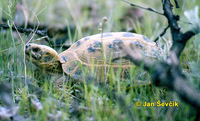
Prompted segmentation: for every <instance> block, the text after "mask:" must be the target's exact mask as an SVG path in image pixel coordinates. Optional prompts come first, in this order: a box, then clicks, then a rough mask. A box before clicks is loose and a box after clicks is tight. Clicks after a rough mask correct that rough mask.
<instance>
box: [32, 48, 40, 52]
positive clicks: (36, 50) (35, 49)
mask: <svg viewBox="0 0 200 121" xmlns="http://www.w3.org/2000/svg"><path fill="white" fill-rule="evenodd" d="M32 51H33V52H36V53H37V52H39V51H40V49H39V48H33V49H32Z"/></svg>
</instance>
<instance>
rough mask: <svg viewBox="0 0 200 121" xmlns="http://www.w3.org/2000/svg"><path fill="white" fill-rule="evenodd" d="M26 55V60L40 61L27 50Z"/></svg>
mask: <svg viewBox="0 0 200 121" xmlns="http://www.w3.org/2000/svg"><path fill="white" fill-rule="evenodd" d="M25 54H26V58H27V59H28V60H31V58H33V59H34V60H38V61H39V58H37V56H36V55H35V54H34V53H32V52H29V51H28V50H25Z"/></svg>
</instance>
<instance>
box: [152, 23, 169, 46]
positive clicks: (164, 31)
mask: <svg viewBox="0 0 200 121" xmlns="http://www.w3.org/2000/svg"><path fill="white" fill-rule="evenodd" d="M168 29H169V25H168V26H167V27H166V28H164V30H163V31H162V33H160V35H159V36H158V37H157V38H156V39H155V40H154V42H157V41H158V39H159V37H162V36H163V35H164V34H165V33H166V31H167V30H168Z"/></svg>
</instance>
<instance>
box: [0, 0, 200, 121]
mask: <svg viewBox="0 0 200 121" xmlns="http://www.w3.org/2000/svg"><path fill="white" fill-rule="evenodd" d="M18 2H19V1H17V0H1V1H0V18H5V19H7V20H9V22H7V23H10V24H11V25H12V24H13V21H14V22H15V23H16V25H20V24H22V25H23V24H24V25H25V21H28V22H30V23H33V24H34V25H35V28H37V25H38V24H40V25H46V26H48V27H51V26H53V27H55V26H56V27H61V28H62V27H65V26H68V27H69V26H75V28H76V29H75V30H74V31H68V32H67V33H66V34H67V35H68V39H66V42H67V43H68V44H72V43H74V42H76V41H77V40H78V39H80V38H82V37H85V36H90V35H93V34H97V33H100V31H99V23H100V22H102V18H103V17H104V16H106V17H107V18H108V21H107V22H106V24H105V25H104V27H103V31H104V32H114V31H116V32H117V31H132V32H135V33H138V34H143V35H146V36H147V37H149V38H151V39H152V40H154V39H155V38H157V37H158V36H159V34H160V33H161V32H162V31H163V29H164V28H165V27H166V26H167V20H166V19H165V18H164V17H163V16H160V15H158V14H155V13H152V12H149V11H144V10H141V9H138V8H133V7H131V6H130V5H128V4H127V3H124V2H122V1H120V0H87V1H86V0H56V1H55V0H34V1H29V0H22V1H20V2H22V6H23V7H22V6H20V5H19V3H18ZM130 2H133V3H135V4H137V5H141V6H144V7H151V8H155V9H156V10H158V11H160V12H162V3H161V1H160V0H154V1H151V2H149V0H140V1H136V0H130ZM172 2H173V1H172ZM178 2H179V4H180V8H179V9H176V8H175V7H174V13H175V14H177V15H180V17H181V20H180V22H179V23H180V25H181V26H182V28H181V29H182V31H185V30H186V29H187V28H189V27H190V24H188V22H190V21H188V20H187V19H186V18H185V16H184V12H185V11H188V10H190V9H194V7H195V6H199V5H200V1H199V0H190V1H189V0H182V1H178ZM21 9H24V10H25V14H24V13H23V12H20V10H21ZM17 12H18V13H17ZM21 14H22V15H21ZM17 16H20V17H17ZM24 16H25V17H24ZM1 22H2V21H1ZM17 22H18V23H17ZM20 22H21V23H20ZM69 30H70V28H69ZM20 36H21V38H19V36H18V33H17V32H13V31H12V29H7V30H4V29H2V28H1V29H0V82H5V83H9V84H10V88H11V92H12V93H11V96H12V103H13V104H15V105H18V106H19V109H18V111H17V115H20V116H21V118H22V117H23V118H24V119H26V120H131V119H133V120H181V121H185V120H187V121H188V120H194V119H195V116H196V111H195V110H194V108H192V107H191V106H190V105H188V104H186V103H185V102H183V101H181V100H180V99H179V98H178V96H177V95H176V94H175V93H174V92H171V91H170V90H168V89H165V88H157V87H155V86H154V85H146V86H129V89H128V90H127V86H128V85H131V82H132V81H130V80H129V79H127V80H124V81H120V77H119V75H120V74H116V75H114V74H113V73H110V74H109V75H110V76H109V78H110V80H111V82H112V83H109V84H106V85H95V84H94V83H91V84H88V83H83V84H72V83H71V81H69V83H66V82H63V87H62V88H57V86H58V85H59V84H58V83H56V80H57V79H58V76H55V75H53V74H49V73H47V72H41V71H40V70H38V69H37V67H35V66H34V65H33V64H31V63H30V62H27V61H25V58H24V45H25V43H26V42H27V41H30V40H31V42H35V43H45V44H47V45H49V46H51V47H53V48H55V49H57V50H58V52H62V49H60V48H59V49H58V48H56V46H53V45H52V44H50V43H49V42H46V41H45V40H43V39H40V40H39V41H38V38H40V37H39V36H37V35H34V34H33V33H31V34H20ZM32 37H33V38H32ZM57 38H59V37H55V38H53V39H52V40H51V41H53V43H54V42H55V41H57ZM199 40H200V35H197V36H195V37H193V38H192V40H190V41H189V42H188V43H187V46H186V48H185V50H184V52H183V53H182V55H181V65H182V68H183V70H184V73H185V74H186V75H187V78H188V80H189V82H188V83H189V84H190V85H192V86H193V87H194V88H196V89H200V75H199V74H200V68H199V67H200V41H199ZM65 44H66V43H65ZM158 45H159V47H160V48H162V49H163V52H164V53H165V54H167V53H168V50H169V48H170V45H171V35H170V31H169V30H168V31H167V33H166V34H165V36H164V37H162V38H160V39H159V40H158ZM142 70H143V69H140V68H135V69H132V71H131V72H130V74H131V80H133V81H134V80H136V79H137V78H138V77H137V76H138V74H139V73H141V72H142V73H145V72H144V71H142ZM119 73H120V72H119ZM25 78H26V79H25ZM146 80H150V78H146ZM1 88H5V87H1ZM116 95H117V96H116ZM158 100H160V101H161V102H169V101H177V102H178V103H179V106H178V107H157V106H154V107H142V106H141V107H137V106H136V105H135V104H136V102H137V101H140V102H142V104H144V102H145V101H146V102H154V103H156V102H157V101H158ZM0 106H2V107H3V106H5V104H4V103H3V101H2V100H1V103H0ZM16 119H17V117H16Z"/></svg>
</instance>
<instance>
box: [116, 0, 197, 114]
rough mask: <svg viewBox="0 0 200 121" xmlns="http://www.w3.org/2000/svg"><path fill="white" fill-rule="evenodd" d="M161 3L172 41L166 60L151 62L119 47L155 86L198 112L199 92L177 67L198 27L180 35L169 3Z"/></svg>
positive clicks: (177, 18) (163, 0)
mask: <svg viewBox="0 0 200 121" xmlns="http://www.w3.org/2000/svg"><path fill="white" fill-rule="evenodd" d="M162 2H163V10H164V16H165V17H166V18H167V20H168V24H169V27H170V30H171V35H172V40H173V45H172V47H171V54H170V56H169V57H168V58H167V60H164V61H161V62H153V61H152V60H147V59H146V58H142V56H141V55H139V54H137V53H136V51H135V50H130V49H128V48H124V47H123V46H122V45H120V46H121V48H122V49H123V50H124V51H125V52H126V53H127V56H128V57H129V59H130V60H131V61H132V62H133V63H134V64H135V65H137V66H140V67H141V65H142V67H144V69H146V70H147V71H149V72H150V73H151V76H152V82H153V84H155V85H156V86H165V87H168V88H170V89H171V90H174V91H175V92H176V93H177V94H178V95H179V97H180V98H181V99H183V100H184V101H185V102H187V103H189V104H190V105H192V106H193V107H194V108H196V109H197V110H200V91H198V90H195V89H194V88H193V87H191V86H189V85H188V84H187V83H186V82H187V78H186V76H185V75H184V74H183V73H182V70H181V67H180V65H179V57H180V54H181V52H182V51H183V49H184V48H185V45H186V42H187V41H189V39H190V38H192V37H193V36H195V35H197V34H198V33H199V32H200V31H194V30H198V29H199V27H198V28H193V29H191V30H188V31H187V32H185V33H181V32H180V27H179V26H178V23H177V22H178V21H179V16H176V15H174V14H173V12H172V6H171V3H170V1H169V0H162ZM197 118H198V117H197Z"/></svg>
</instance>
